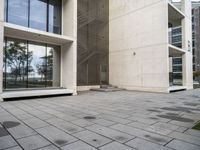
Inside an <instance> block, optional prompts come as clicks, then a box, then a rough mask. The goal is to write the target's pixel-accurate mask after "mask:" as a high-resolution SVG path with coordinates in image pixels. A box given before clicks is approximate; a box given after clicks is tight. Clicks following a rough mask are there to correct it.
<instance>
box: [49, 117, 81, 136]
mask: <svg viewBox="0 0 200 150" xmlns="http://www.w3.org/2000/svg"><path fill="white" fill-rule="evenodd" d="M47 122H48V123H50V124H52V125H54V126H56V127H57V128H59V129H62V130H64V131H65V132H67V133H69V134H72V133H76V132H80V131H83V130H85V129H83V128H81V127H79V126H77V125H74V124H72V123H69V122H66V121H64V120H62V119H59V118H53V119H49V120H47Z"/></svg>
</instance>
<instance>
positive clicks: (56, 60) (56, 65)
mask: <svg viewBox="0 0 200 150" xmlns="http://www.w3.org/2000/svg"><path fill="white" fill-rule="evenodd" d="M59 86H60V49H55V50H54V51H53V87H59Z"/></svg>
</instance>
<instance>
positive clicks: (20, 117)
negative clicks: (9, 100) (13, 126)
mask: <svg viewBox="0 0 200 150" xmlns="http://www.w3.org/2000/svg"><path fill="white" fill-rule="evenodd" d="M16 117H17V118H18V119H20V120H26V119H31V118H34V116H32V115H30V114H21V115H17V116H16Z"/></svg>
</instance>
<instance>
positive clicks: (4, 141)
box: [0, 136, 17, 150]
mask: <svg viewBox="0 0 200 150" xmlns="http://www.w3.org/2000/svg"><path fill="white" fill-rule="evenodd" d="M13 146H17V143H16V142H15V140H14V139H13V138H12V137H11V136H3V137H0V149H1V150H3V149H6V148H10V147H13Z"/></svg>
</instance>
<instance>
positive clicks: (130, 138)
mask: <svg viewBox="0 0 200 150" xmlns="http://www.w3.org/2000/svg"><path fill="white" fill-rule="evenodd" d="M198 120H200V90H191V91H183V92H178V93H171V94H158V93H147V92H134V91H118V92H82V93H79V95H78V96H67V97H54V98H42V99H33V100H31V99H29V100H21V101H10V102H1V103H0V123H1V124H0V149H6V150H21V149H25V150H32V149H39V150H58V149H62V150H200V131H195V130H193V129H191V127H192V126H193V125H194V124H195V123H196V122H197V121H198Z"/></svg>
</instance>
